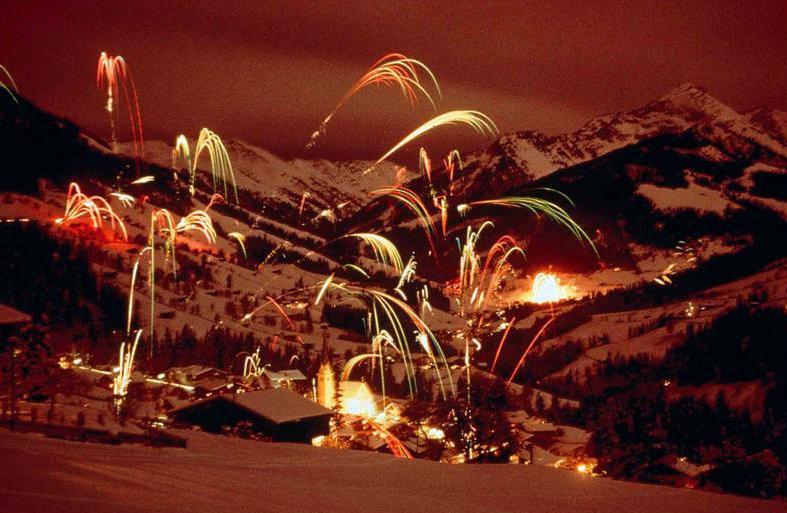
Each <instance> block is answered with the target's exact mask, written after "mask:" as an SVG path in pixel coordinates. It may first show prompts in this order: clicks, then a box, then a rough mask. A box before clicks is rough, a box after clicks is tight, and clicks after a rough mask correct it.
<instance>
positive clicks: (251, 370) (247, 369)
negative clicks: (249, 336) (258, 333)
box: [243, 347, 268, 378]
mask: <svg viewBox="0 0 787 513" xmlns="http://www.w3.org/2000/svg"><path fill="white" fill-rule="evenodd" d="M261 363H262V362H261V359H260V348H259V347H258V348H257V350H256V351H254V352H253V353H252V354H250V355H249V356H247V357H246V358H245V359H244V360H243V377H244V378H249V377H260V376H262V374H263V373H264V372H265V367H267V366H268V364H265V365H262V364H261Z"/></svg>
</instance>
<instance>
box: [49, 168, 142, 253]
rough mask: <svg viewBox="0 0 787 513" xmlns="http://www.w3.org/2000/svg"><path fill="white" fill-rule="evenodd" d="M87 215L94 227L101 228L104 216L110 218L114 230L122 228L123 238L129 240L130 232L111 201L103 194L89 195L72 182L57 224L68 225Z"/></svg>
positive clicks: (56, 221) (56, 220)
mask: <svg viewBox="0 0 787 513" xmlns="http://www.w3.org/2000/svg"><path fill="white" fill-rule="evenodd" d="M83 217H87V218H90V222H91V224H92V225H93V228H96V229H98V228H101V227H103V226H104V217H106V218H107V219H109V222H110V226H111V227H112V230H113V231H114V230H115V229H118V230H120V233H121V234H122V235H123V240H125V241H128V233H127V232H126V225H124V224H123V220H122V219H120V216H118V215H117V214H116V213H115V211H114V210H112V206H110V204H109V202H108V201H107V200H105V199H104V198H102V197H101V196H89V197H88V196H87V195H85V194H84V193H82V191H81V189H80V188H79V185H78V184H77V183H76V182H71V184H69V186H68V193H67V197H66V207H65V211H64V212H63V217H58V218H57V219H55V223H56V224H62V225H67V224H71V223H74V222H76V221H77V220H79V219H81V218H83Z"/></svg>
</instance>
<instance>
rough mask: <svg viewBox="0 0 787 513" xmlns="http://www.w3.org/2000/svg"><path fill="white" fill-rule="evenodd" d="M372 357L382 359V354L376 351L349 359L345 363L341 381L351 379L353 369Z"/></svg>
mask: <svg viewBox="0 0 787 513" xmlns="http://www.w3.org/2000/svg"><path fill="white" fill-rule="evenodd" d="M371 358H380V359H381V360H382V358H381V357H380V355H379V354H376V353H364V354H359V355H357V356H354V357H352V358H350V359H349V360H347V363H345V364H344V368H343V369H342V374H341V378H340V379H339V381H348V380H349V379H350V373H352V371H353V369H355V366H356V365H358V364H359V363H361V362H363V361H365V360H369V359H371Z"/></svg>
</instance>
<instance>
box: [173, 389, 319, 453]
mask: <svg viewBox="0 0 787 513" xmlns="http://www.w3.org/2000/svg"><path fill="white" fill-rule="evenodd" d="M169 416H170V418H171V419H173V420H174V421H175V422H178V423H183V424H190V425H197V426H200V427H202V429H204V430H206V431H212V432H221V431H222V428H223V427H225V426H227V427H231V426H236V425H238V423H241V422H243V423H248V424H250V426H251V430H252V431H254V432H256V433H259V434H261V435H264V436H268V437H270V438H272V439H273V440H275V441H278V442H300V443H310V442H311V440H312V438H314V437H317V436H320V435H327V434H328V424H329V422H330V418H331V411H330V410H328V409H327V408H323V407H322V406H320V405H318V404H316V403H313V402H312V401H309V400H308V399H305V398H304V397H303V396H300V395H298V394H296V393H294V392H290V391H289V390H287V389H284V388H269V389H267V390H254V391H251V392H245V393H237V394H226V393H225V394H220V395H215V396H212V397H209V398H207V399H203V400H201V401H197V402H195V403H191V404H188V405H186V406H182V407H180V408H175V409H174V410H172V411H170V413H169Z"/></svg>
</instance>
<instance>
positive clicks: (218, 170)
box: [174, 128, 238, 203]
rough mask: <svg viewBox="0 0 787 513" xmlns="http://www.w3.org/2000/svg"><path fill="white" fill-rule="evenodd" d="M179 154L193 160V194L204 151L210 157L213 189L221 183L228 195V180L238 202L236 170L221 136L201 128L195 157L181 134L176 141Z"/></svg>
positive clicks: (225, 193)
mask: <svg viewBox="0 0 787 513" xmlns="http://www.w3.org/2000/svg"><path fill="white" fill-rule="evenodd" d="M174 151H175V152H176V153H178V155H183V156H184V157H185V160H186V162H189V161H190V162H191V169H190V174H189V191H190V193H191V195H192V196H194V192H195V183H196V180H197V166H198V165H199V158H200V155H202V153H203V152H207V153H208V157H209V158H210V172H211V177H212V178H213V191H214V192H215V191H216V189H217V188H218V187H219V185H221V186H223V188H224V196H223V197H224V198H226V197H227V195H228V189H227V181H228V180H229V181H230V182H231V184H232V190H233V192H234V194H235V203H238V187H237V185H236V184H235V172H234V171H233V170H232V163H231V162H230V157H229V154H227V148H226V147H225V146H224V143H223V142H222V141H221V138H220V137H219V136H218V135H217V134H216V133H215V132H212V131H210V130H209V129H207V128H203V129H202V130H200V133H199V137H198V138H197V144H196V146H195V147H194V157H193V159H192V158H191V154H190V153H189V151H188V141H187V140H186V138H185V137H183V136H179V137H178V138H177V140H176V141H175V150H174Z"/></svg>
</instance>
